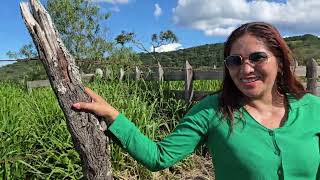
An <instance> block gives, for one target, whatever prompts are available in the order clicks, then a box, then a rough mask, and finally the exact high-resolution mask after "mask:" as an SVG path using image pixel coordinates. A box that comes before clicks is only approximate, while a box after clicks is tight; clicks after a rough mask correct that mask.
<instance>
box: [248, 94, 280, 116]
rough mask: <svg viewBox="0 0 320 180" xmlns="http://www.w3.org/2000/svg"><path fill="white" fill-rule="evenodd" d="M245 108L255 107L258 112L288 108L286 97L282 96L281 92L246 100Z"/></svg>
mask: <svg viewBox="0 0 320 180" xmlns="http://www.w3.org/2000/svg"><path fill="white" fill-rule="evenodd" d="M244 105H245V106H249V107H253V108H255V109H257V110H258V111H263V110H268V109H273V108H283V107H285V106H286V99H285V95H283V94H281V93H280V92H279V91H277V90H276V91H274V92H273V93H270V94H269V95H265V96H263V97H259V98H246V100H245V104H244Z"/></svg>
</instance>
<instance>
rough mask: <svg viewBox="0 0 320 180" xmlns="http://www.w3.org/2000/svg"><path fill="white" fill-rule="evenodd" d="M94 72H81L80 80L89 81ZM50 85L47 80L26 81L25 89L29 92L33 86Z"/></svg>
mask: <svg viewBox="0 0 320 180" xmlns="http://www.w3.org/2000/svg"><path fill="white" fill-rule="evenodd" d="M94 76H95V75H94V74H82V75H81V80H82V82H85V81H91V80H92V79H93V78H94ZM49 86H51V84H50V81H49V80H47V79H46V80H37V81H27V89H28V91H29V92H31V91H32V89H34V88H40V87H49Z"/></svg>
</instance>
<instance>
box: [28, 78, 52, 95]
mask: <svg viewBox="0 0 320 180" xmlns="http://www.w3.org/2000/svg"><path fill="white" fill-rule="evenodd" d="M47 86H50V82H49V80H39V81H27V89H28V91H29V92H31V91H32V89H33V88H37V87H47Z"/></svg>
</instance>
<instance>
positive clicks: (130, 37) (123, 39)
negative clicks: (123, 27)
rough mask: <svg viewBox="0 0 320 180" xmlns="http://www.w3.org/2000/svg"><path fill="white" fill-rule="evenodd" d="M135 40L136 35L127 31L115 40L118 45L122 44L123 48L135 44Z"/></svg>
mask: <svg viewBox="0 0 320 180" xmlns="http://www.w3.org/2000/svg"><path fill="white" fill-rule="evenodd" d="M134 39H135V34H134V33H133V32H125V31H122V32H121V34H119V35H118V36H117V37H116V38H115V40H116V42H117V44H120V45H121V47H122V48H123V47H124V45H125V44H126V43H129V42H133V41H134Z"/></svg>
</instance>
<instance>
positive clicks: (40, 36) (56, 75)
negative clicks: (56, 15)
mask: <svg viewBox="0 0 320 180" xmlns="http://www.w3.org/2000/svg"><path fill="white" fill-rule="evenodd" d="M30 5H31V11H32V12H30V9H29V6H28V3H25V2H21V4H20V8H21V12H22V16H23V19H24V21H25V24H26V26H27V28H28V30H29V33H30V34H31V36H32V39H33V42H34V43H35V44H36V47H37V50H38V53H39V55H40V59H41V61H42V63H43V65H44V67H45V70H46V72H47V74H48V78H49V81H50V84H51V86H52V89H53V91H54V93H55V95H56V97H57V99H58V102H59V105H60V107H61V109H62V111H63V113H64V115H65V117H66V121H67V126H68V129H69V131H70V134H71V136H72V140H73V142H74V145H75V148H76V150H77V151H78V152H79V154H80V157H81V162H82V169H83V173H84V178H86V179H112V169H111V162H110V158H109V156H110V154H109V153H110V149H109V148H108V147H107V143H108V142H109V140H108V138H107V137H106V136H105V134H104V133H103V132H102V131H100V130H99V128H100V127H101V126H100V123H99V121H98V118H97V117H96V116H94V115H93V114H89V113H85V112H76V111H74V110H72V109H71V106H72V104H73V103H75V102H79V101H84V102H90V101H91V99H90V98H89V96H88V95H87V94H86V93H85V92H84V87H83V85H82V83H81V79H80V74H79V71H78V67H77V66H76V65H75V61H74V58H73V57H72V56H71V54H70V53H69V52H68V50H67V49H66V48H65V46H64V44H63V42H62V40H61V39H60V37H59V34H58V32H57V30H56V28H55V26H54V24H53V22H52V20H51V17H50V15H49V14H48V13H47V11H46V10H45V9H44V7H43V6H42V5H41V4H40V2H39V1H38V0H30Z"/></svg>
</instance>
